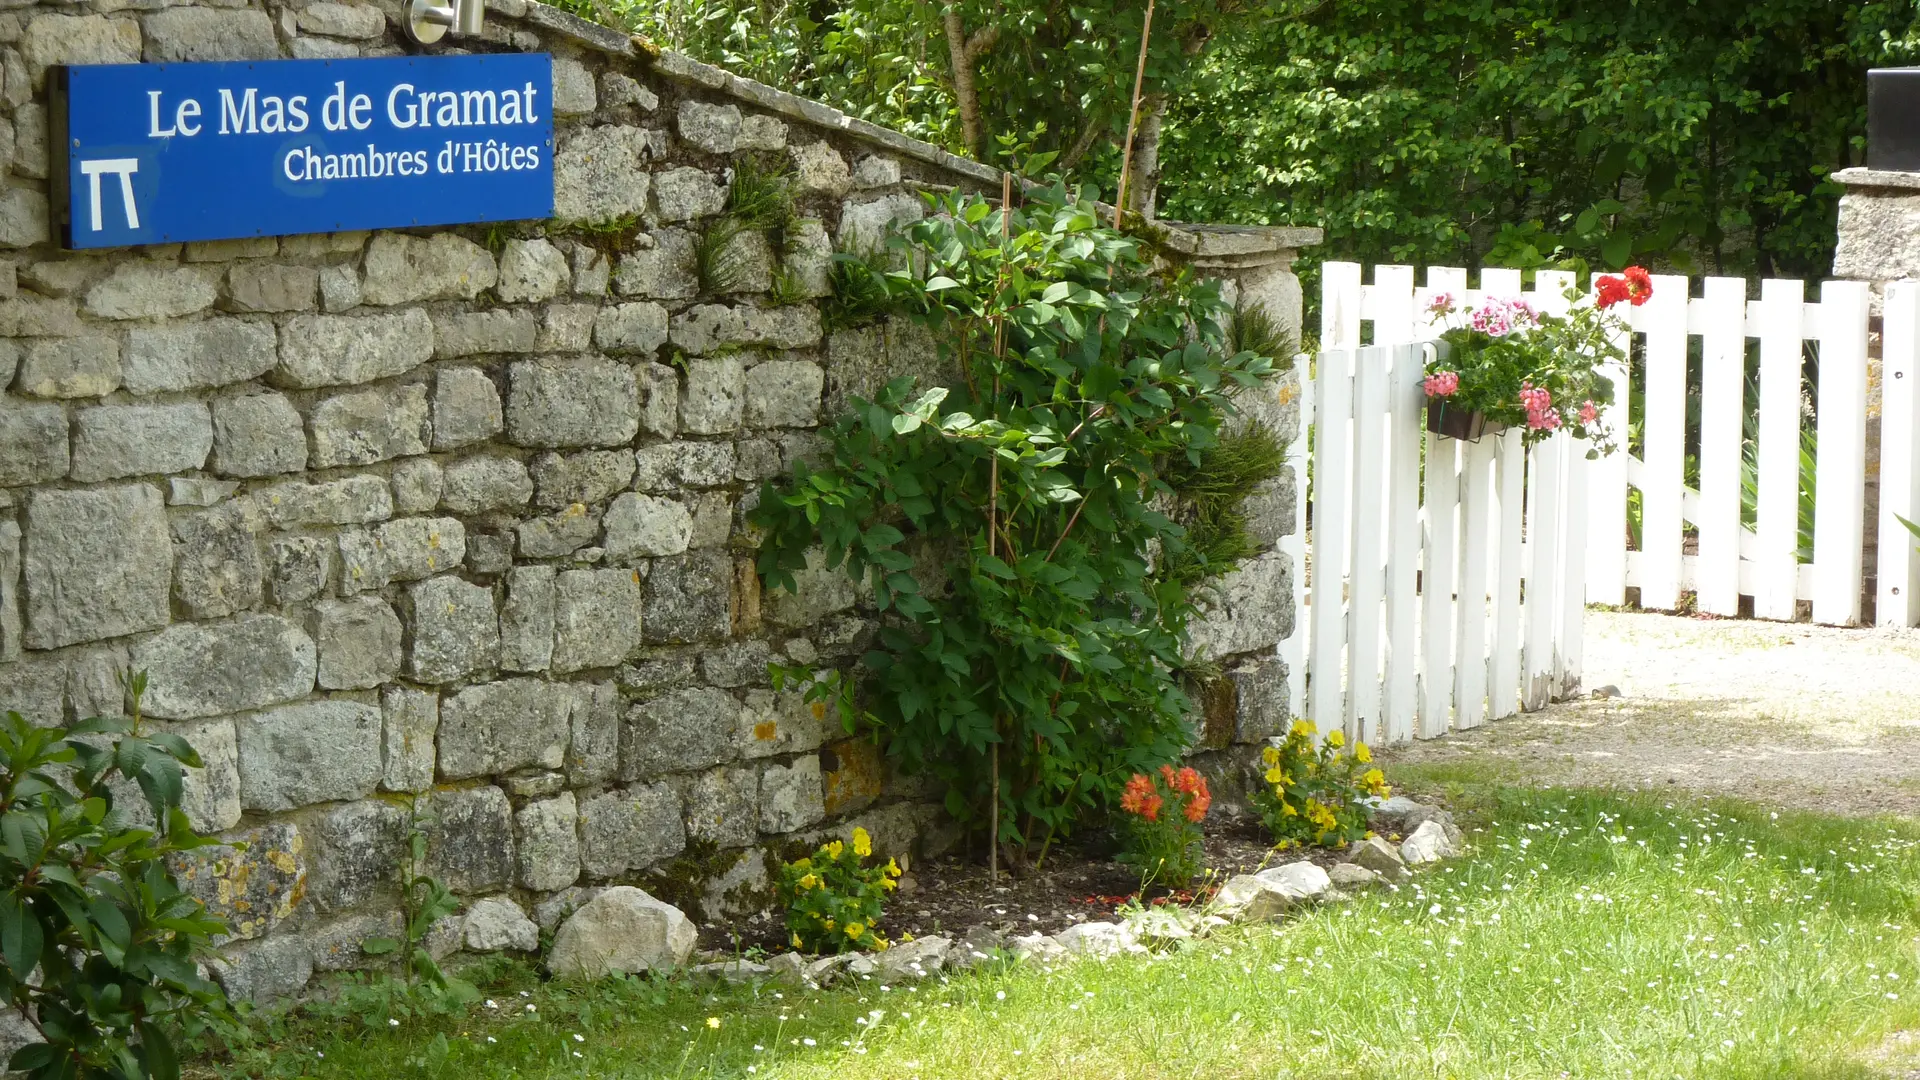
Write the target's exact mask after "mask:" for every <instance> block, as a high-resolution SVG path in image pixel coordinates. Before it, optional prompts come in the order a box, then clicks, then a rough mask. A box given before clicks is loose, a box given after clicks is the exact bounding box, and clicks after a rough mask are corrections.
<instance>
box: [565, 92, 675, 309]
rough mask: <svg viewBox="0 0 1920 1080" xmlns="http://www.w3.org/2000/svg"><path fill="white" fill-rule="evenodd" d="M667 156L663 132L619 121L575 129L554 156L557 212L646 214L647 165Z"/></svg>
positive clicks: (602, 217) (578, 216)
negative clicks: (627, 124)
mask: <svg viewBox="0 0 1920 1080" xmlns="http://www.w3.org/2000/svg"><path fill="white" fill-rule="evenodd" d="M666 155H667V137H666V133H665V132H662V131H653V130H649V129H647V128H637V127H625V126H620V125H614V124H609V125H606V126H603V127H593V128H584V129H581V130H578V131H575V132H574V133H573V134H572V135H571V136H569V137H568V138H566V139H564V140H562V141H561V143H560V147H559V150H558V152H557V153H555V154H554V159H553V191H554V201H553V216H554V217H556V218H559V219H560V220H562V221H590V222H602V221H612V220H614V219H616V218H623V217H635V216H638V215H640V214H643V213H645V212H646V209H647V192H648V187H649V184H648V180H649V179H650V174H649V172H648V168H647V166H648V164H649V163H651V162H655V161H659V160H660V159H662V158H664V157H666ZM576 289H577V285H576Z"/></svg>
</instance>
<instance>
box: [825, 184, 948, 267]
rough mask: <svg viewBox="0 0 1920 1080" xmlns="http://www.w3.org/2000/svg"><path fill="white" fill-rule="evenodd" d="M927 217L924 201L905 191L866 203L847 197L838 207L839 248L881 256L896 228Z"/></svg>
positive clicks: (869, 255)
mask: <svg viewBox="0 0 1920 1080" xmlns="http://www.w3.org/2000/svg"><path fill="white" fill-rule="evenodd" d="M926 216H927V204H926V203H925V202H923V201H921V199H920V197H919V196H918V195H913V194H909V193H907V192H899V193H897V194H893V195H885V196H882V197H880V198H878V199H873V200H870V201H866V202H861V201H857V200H854V199H848V200H847V201H846V203H844V204H843V205H842V206H841V207H840V250H841V251H847V252H852V253H853V254H856V255H861V256H865V257H868V258H872V257H874V256H878V255H881V254H883V253H885V251H886V249H887V238H888V237H889V236H891V235H893V231H894V230H895V229H896V228H898V227H901V226H905V225H911V224H913V223H914V222H916V221H919V220H920V219H921V218H923V217H926Z"/></svg>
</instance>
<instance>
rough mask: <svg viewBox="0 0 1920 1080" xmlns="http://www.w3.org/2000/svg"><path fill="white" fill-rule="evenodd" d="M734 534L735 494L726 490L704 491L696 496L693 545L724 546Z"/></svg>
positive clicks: (704, 546)
mask: <svg viewBox="0 0 1920 1080" xmlns="http://www.w3.org/2000/svg"><path fill="white" fill-rule="evenodd" d="M732 535H733V496H732V495H730V494H728V493H727V492H724V491H703V492H701V493H700V494H698V495H696V496H694V498H693V536H692V539H691V541H690V543H691V545H692V546H693V547H696V548H701V549H712V548H722V547H725V546H727V541H728V540H729V539H730V538H731V537H732Z"/></svg>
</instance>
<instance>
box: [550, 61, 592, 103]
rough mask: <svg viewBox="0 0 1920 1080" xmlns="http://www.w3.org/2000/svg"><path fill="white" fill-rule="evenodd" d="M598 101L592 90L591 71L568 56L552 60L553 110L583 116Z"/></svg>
mask: <svg viewBox="0 0 1920 1080" xmlns="http://www.w3.org/2000/svg"><path fill="white" fill-rule="evenodd" d="M598 104H599V102H598V101H597V95H596V94H595V93H594V90H593V72H591V71H588V70H587V67H586V65H585V64H582V63H581V62H580V61H578V60H574V59H572V58H570V57H565V56H561V57H555V58H554V61H553V111H554V112H556V113H558V114H559V115H561V116H583V115H585V114H587V113H590V112H592V111H593V110H594V109H595V108H596V107H597V106H598Z"/></svg>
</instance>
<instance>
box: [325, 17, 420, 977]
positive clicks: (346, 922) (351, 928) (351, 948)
mask: <svg viewBox="0 0 1920 1080" xmlns="http://www.w3.org/2000/svg"><path fill="white" fill-rule="evenodd" d="M294 40H295V41H296V42H299V41H304V40H307V39H305V38H295V39H294ZM442 925H445V924H442ZM403 933H404V928H403V927H402V925H401V923H400V913H399V912H398V911H382V912H378V913H374V914H368V915H351V916H348V917H347V918H344V919H337V920H335V921H333V922H331V923H328V924H326V925H325V926H322V927H320V928H319V929H317V930H312V931H309V932H308V934H307V944H308V947H309V948H310V950H311V951H312V953H313V968H314V970H315V971H349V970H352V969H354V968H366V967H379V966H382V965H385V964H389V963H391V962H392V961H391V958H390V955H389V954H386V953H381V954H373V953H369V952H367V951H366V948H365V946H366V943H367V941H369V940H370V939H372V938H389V939H398V938H400V937H401V936H402V934H403ZM428 940H429V941H431V940H432V935H431V934H429V937H428Z"/></svg>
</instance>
